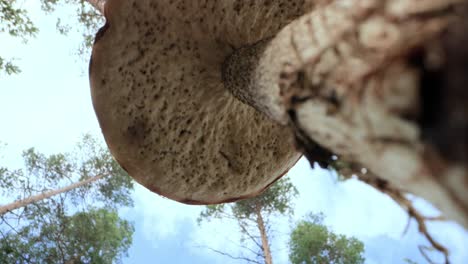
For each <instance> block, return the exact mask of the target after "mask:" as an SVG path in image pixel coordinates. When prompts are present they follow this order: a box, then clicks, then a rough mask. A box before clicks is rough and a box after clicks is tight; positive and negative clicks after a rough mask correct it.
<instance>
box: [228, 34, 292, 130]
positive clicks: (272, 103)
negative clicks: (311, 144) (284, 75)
mask: <svg viewBox="0 0 468 264" xmlns="http://www.w3.org/2000/svg"><path fill="white" fill-rule="evenodd" d="M277 40H278V39H277V38H274V39H266V40H262V41H260V42H257V43H255V44H253V45H251V46H245V47H242V48H240V49H238V50H236V51H235V52H234V53H233V54H232V55H231V56H229V57H228V58H227V59H226V61H225V62H224V64H223V68H222V77H223V81H224V85H225V87H226V88H227V89H228V90H229V91H230V92H231V93H232V94H233V95H234V96H235V97H236V98H237V99H239V100H240V101H242V102H243V103H245V104H248V105H250V106H252V107H253V108H255V109H256V110H257V111H259V112H262V113H264V114H265V115H267V116H268V117H269V118H271V119H273V120H275V121H277V122H279V123H281V124H286V122H287V116H286V114H285V108H284V106H283V103H282V101H281V97H280V94H279V86H278V80H277V79H278V78H277V77H278V76H279V73H280V70H281V67H279V66H280V65H281V64H278V63H277V62H274V61H273V60H274V59H275V57H274V56H271V48H270V46H271V45H272V43H273V44H274V43H275V41H277ZM270 61H271V62H270ZM269 62H270V63H269Z"/></svg>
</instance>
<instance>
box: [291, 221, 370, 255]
mask: <svg viewBox="0 0 468 264" xmlns="http://www.w3.org/2000/svg"><path fill="white" fill-rule="evenodd" d="M289 249H290V253H289V259H290V261H291V263H293V264H313V263H331V264H361V263H364V257H363V256H362V254H363V252H364V244H363V243H362V242H361V241H359V240H357V239H356V238H354V237H351V238H348V237H346V236H344V235H338V234H335V233H333V232H332V231H331V230H329V228H327V227H326V226H325V225H323V215H322V214H316V215H314V214H310V215H309V216H308V219H306V220H302V221H300V222H299V223H298V224H297V226H296V227H295V228H294V230H293V231H292V233H291V237H290V242H289Z"/></svg>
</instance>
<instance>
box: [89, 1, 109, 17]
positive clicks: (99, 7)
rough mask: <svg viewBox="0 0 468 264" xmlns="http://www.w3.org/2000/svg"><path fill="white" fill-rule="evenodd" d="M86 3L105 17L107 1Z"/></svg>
mask: <svg viewBox="0 0 468 264" xmlns="http://www.w3.org/2000/svg"><path fill="white" fill-rule="evenodd" d="M86 2H88V3H89V4H90V5H92V6H93V7H94V9H96V10H97V11H98V12H99V13H100V14H101V15H104V6H105V4H106V0H86Z"/></svg>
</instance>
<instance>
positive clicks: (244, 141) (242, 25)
mask: <svg viewBox="0 0 468 264" xmlns="http://www.w3.org/2000/svg"><path fill="white" fill-rule="evenodd" d="M309 6H310V3H309V1H307V0H275V1H271V0H262V1H260V0H252V1H235V0H224V1H216V0H206V1H193V0H179V1H169V0H153V1H137V0H125V1H124V0H108V1H107V3H106V6H105V17H106V21H107V22H106V25H105V26H104V27H103V28H101V30H100V31H99V32H98V34H97V35H96V39H95V44H94V46H93V52H92V57H91V62H90V69H89V71H90V83H91V93H92V99H93V105H94V108H95V112H96V115H97V117H98V120H99V124H100V126H101V129H102V132H103V134H104V137H105V140H106V142H107V144H108V146H109V149H110V151H111V153H112V154H113V155H114V157H115V158H116V160H117V161H118V162H119V164H120V165H121V166H122V167H123V168H124V169H125V170H126V171H127V172H128V173H129V175H131V176H132V177H133V178H134V179H135V180H136V181H137V182H139V183H141V184H142V185H143V186H145V187H146V188H148V189H149V190H151V191H153V192H156V193H158V194H161V195H163V196H166V197H168V198H170V199H173V200H177V201H179V202H182V203H188V204H213V203H221V202H227V201H235V200H237V199H241V198H247V197H251V196H254V195H257V194H259V193H260V192H262V191H263V190H264V189H265V188H267V187H268V186H269V185H270V184H272V183H273V182H274V181H275V180H277V179H278V178H280V177H281V176H282V175H284V174H285V173H286V172H287V171H288V170H289V169H290V168H291V167H292V166H293V165H294V164H295V163H296V162H297V160H298V159H299V157H300V155H301V154H300V153H299V152H298V151H297V150H295V148H294V143H293V139H292V137H291V133H290V131H289V130H288V128H286V127H285V126H283V125H281V124H279V123H278V122H273V121H271V120H270V119H269V118H268V117H267V115H270V114H269V113H268V111H270V110H271V111H273V112H274V111H275V109H274V107H273V108H271V109H268V110H266V111H263V112H265V113H266V114H267V115H264V114H263V113H261V112H259V111H256V109H254V108H253V107H251V106H249V105H247V104H245V103H244V102H245V101H246V98H243V97H242V94H236V92H235V91H236V90H235V89H232V87H231V88H230V89H229V87H227V86H228V85H226V84H229V83H232V82H239V80H242V76H234V77H233V76H231V75H230V74H239V73H242V74H244V73H246V72H247V71H246V69H235V68H234V69H233V68H232V67H230V66H226V65H224V64H225V63H226V61H232V60H236V58H233V57H230V56H231V54H233V53H236V54H241V53H240V52H239V50H242V47H245V46H255V47H256V49H249V50H248V51H247V52H250V53H252V52H254V53H255V52H257V51H258V52H260V51H261V49H262V43H264V42H266V41H267V40H268V39H271V38H272V37H273V36H274V35H275V34H276V33H278V31H279V30H280V29H281V28H283V27H284V26H285V25H286V24H288V23H289V22H291V21H292V20H294V19H295V18H297V17H299V16H300V15H302V14H304V13H306V12H307V10H310V8H309ZM254 44H255V45H254ZM256 50H257V51H256ZM236 51H237V52H236ZM246 58H247V59H254V58H255V54H249V56H246ZM235 65H238V66H240V67H242V65H247V66H248V65H252V63H239V62H236V63H235ZM226 67H227V68H228V69H229V70H223V68H226ZM247 70H248V69H247ZM246 78H247V76H246ZM250 78H251V76H249V77H248V79H249V80H250ZM233 80H234V81H233ZM236 85H239V84H236ZM240 85H242V82H241V84H240ZM271 89H278V87H277V86H274V87H272V88H271ZM269 93H271V94H275V93H276V94H277V93H279V90H273V91H268V92H265V93H264V96H263V97H264V98H263V99H264V100H265V101H273V102H272V103H271V104H270V105H275V104H277V105H280V103H281V102H274V100H275V98H279V97H274V96H273V97H271V98H270V97H268V94H269ZM236 97H237V98H236ZM261 97H262V95H261ZM238 98H239V99H240V100H239V99H238ZM242 101H244V102H242ZM275 114H276V113H272V114H271V115H275Z"/></svg>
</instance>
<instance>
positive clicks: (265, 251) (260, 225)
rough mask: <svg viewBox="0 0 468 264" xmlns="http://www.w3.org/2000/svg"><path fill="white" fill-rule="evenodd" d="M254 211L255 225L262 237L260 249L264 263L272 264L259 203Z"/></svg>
mask: <svg viewBox="0 0 468 264" xmlns="http://www.w3.org/2000/svg"><path fill="white" fill-rule="evenodd" d="M255 213H256V215H257V227H258V230H259V231H260V237H261V238H262V250H263V257H264V258H265V264H273V259H272V257H271V251H270V245H269V243H268V236H267V233H266V228H265V222H264V221H263V217H262V212H261V208H260V206H259V205H257V206H256V208H255Z"/></svg>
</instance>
